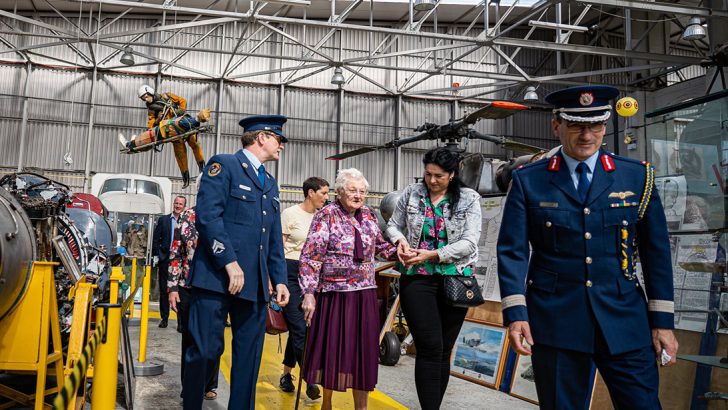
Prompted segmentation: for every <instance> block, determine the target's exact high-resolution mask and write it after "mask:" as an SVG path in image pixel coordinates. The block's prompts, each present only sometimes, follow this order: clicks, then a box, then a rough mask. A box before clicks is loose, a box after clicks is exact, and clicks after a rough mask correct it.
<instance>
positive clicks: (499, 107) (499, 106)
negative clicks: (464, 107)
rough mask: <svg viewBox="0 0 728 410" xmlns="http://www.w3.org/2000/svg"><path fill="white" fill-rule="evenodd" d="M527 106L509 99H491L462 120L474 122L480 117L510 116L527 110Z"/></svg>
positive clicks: (492, 118)
mask: <svg viewBox="0 0 728 410" xmlns="http://www.w3.org/2000/svg"><path fill="white" fill-rule="evenodd" d="M527 109H528V107H527V106H525V105H522V104H517V103H512V102H509V101H493V102H491V103H488V104H486V105H485V107H483V108H480V109H479V110H477V111H475V112H473V113H470V114H468V115H466V116H465V118H464V119H463V121H464V122H465V124H475V122H476V121H478V120H479V119H481V118H486V119H489V120H498V119H502V118H507V117H510V116H511V115H513V114H515V113H517V112H519V111H523V110H527Z"/></svg>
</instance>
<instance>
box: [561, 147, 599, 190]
mask: <svg viewBox="0 0 728 410" xmlns="http://www.w3.org/2000/svg"><path fill="white" fill-rule="evenodd" d="M561 155H562V156H563V157H564V162H566V166H567V168H569V176H570V177H571V181H572V182H574V188H576V189H579V175H578V174H577V173H576V166H577V165H579V162H581V161H577V160H575V159H574V158H571V157H570V156H568V155H566V153H565V152H564V149H563V148H561ZM598 158H599V151H597V152H595V153H594V154H593V155H592V156H591V157H589V158H587V159H585V160H584V161H583V162H584V163H585V164H586V167H587V169H588V170H589V171H588V172H587V173H586V177H587V179H588V180H589V183H591V181H592V178H593V177H594V167H595V166H596V165H597V159H598Z"/></svg>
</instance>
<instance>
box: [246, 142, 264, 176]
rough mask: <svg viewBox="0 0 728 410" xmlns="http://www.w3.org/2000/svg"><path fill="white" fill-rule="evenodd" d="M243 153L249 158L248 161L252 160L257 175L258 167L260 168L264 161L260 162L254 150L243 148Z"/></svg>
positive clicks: (251, 163)
mask: <svg viewBox="0 0 728 410" xmlns="http://www.w3.org/2000/svg"><path fill="white" fill-rule="evenodd" d="M243 154H245V156H246V157H247V158H248V161H250V165H252V166H253V170H254V171H255V175H258V168H260V166H261V165H263V163H261V162H260V160H259V159H258V157H256V156H255V154H253V153H252V152H250V151H248V150H247V149H244V148H243Z"/></svg>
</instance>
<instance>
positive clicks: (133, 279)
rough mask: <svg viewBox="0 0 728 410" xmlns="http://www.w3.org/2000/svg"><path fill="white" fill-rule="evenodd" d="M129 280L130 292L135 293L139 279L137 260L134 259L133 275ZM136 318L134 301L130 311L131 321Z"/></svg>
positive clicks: (132, 263) (132, 264) (132, 265)
mask: <svg viewBox="0 0 728 410" xmlns="http://www.w3.org/2000/svg"><path fill="white" fill-rule="evenodd" d="M130 276H131V277H130V278H129V289H130V290H131V291H130V292H134V289H136V279H137V258H133V259H132V260H131V274H130ZM130 294H131V293H130ZM133 318H134V301H132V302H131V308H130V309H129V319H133Z"/></svg>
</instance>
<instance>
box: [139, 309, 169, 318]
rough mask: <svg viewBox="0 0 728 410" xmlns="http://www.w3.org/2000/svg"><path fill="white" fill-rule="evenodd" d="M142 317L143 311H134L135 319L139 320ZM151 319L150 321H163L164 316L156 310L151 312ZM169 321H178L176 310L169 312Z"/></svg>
mask: <svg viewBox="0 0 728 410" xmlns="http://www.w3.org/2000/svg"><path fill="white" fill-rule="evenodd" d="M140 317H142V311H141V309H134V319H139V318H140ZM149 318H150V319H161V318H162V316H160V315H159V312H158V311H156V310H150V311H149ZM169 319H170V320H177V313H175V311H174V310H172V309H170V310H169Z"/></svg>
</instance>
